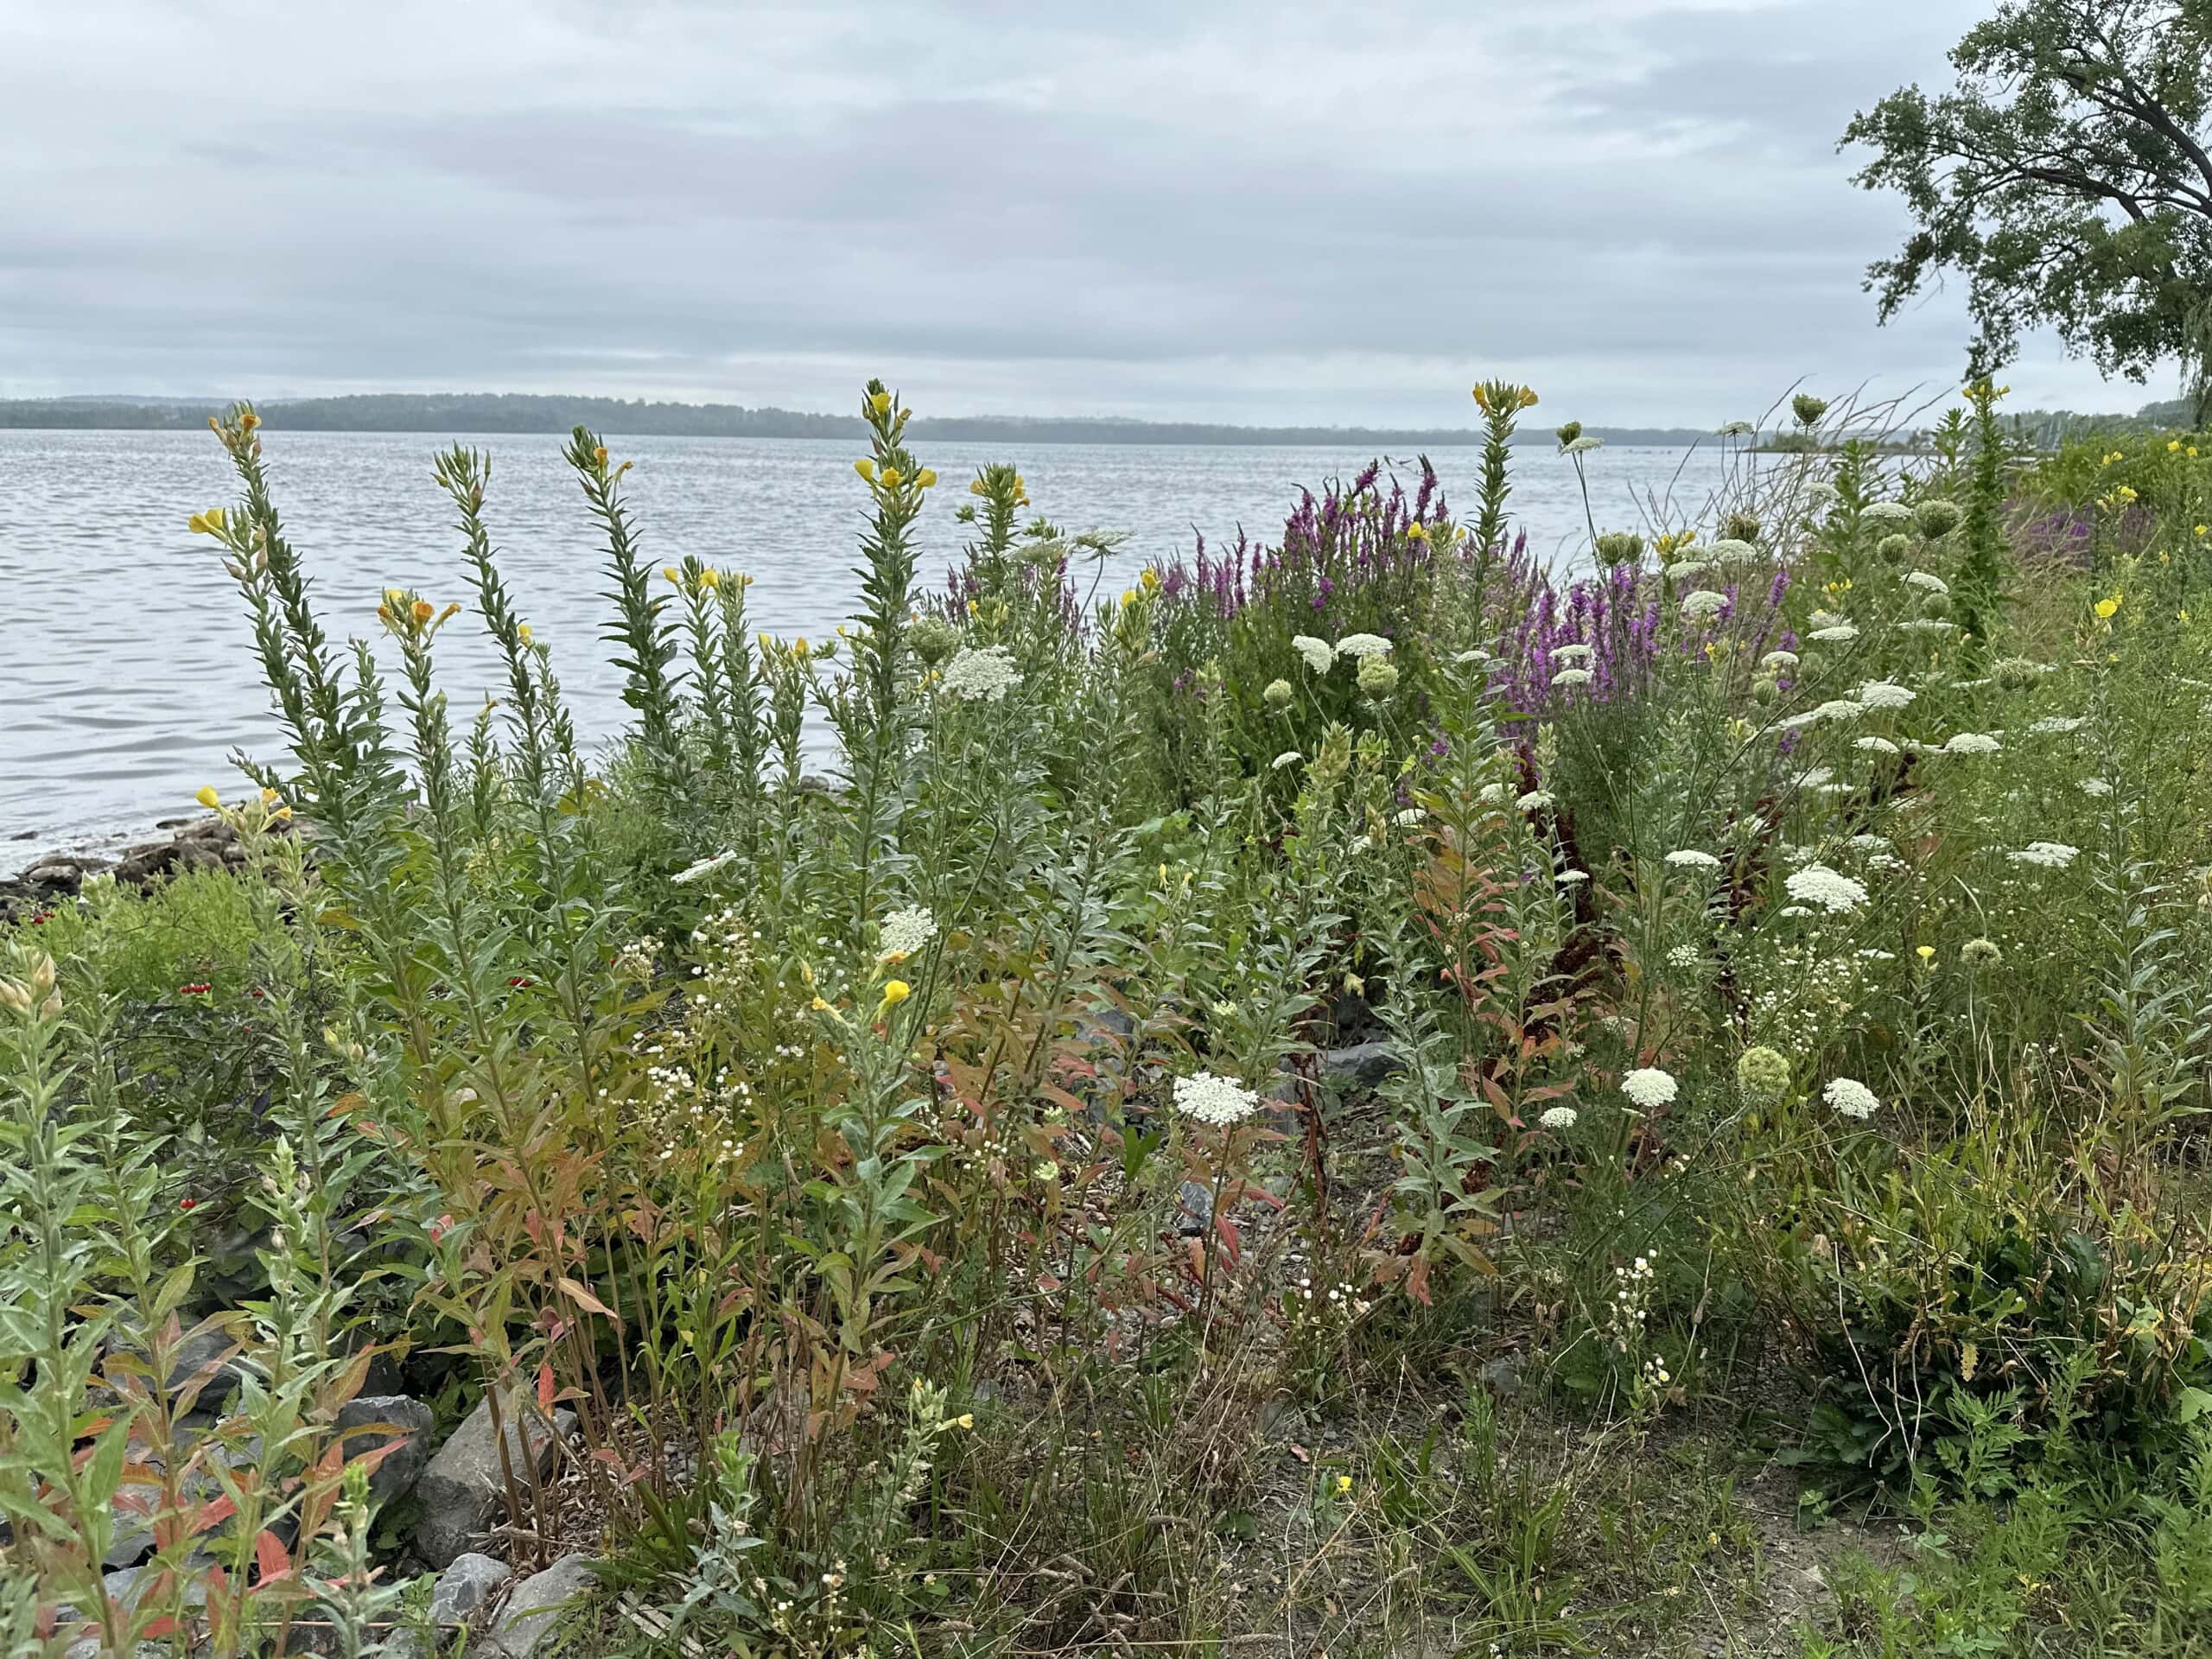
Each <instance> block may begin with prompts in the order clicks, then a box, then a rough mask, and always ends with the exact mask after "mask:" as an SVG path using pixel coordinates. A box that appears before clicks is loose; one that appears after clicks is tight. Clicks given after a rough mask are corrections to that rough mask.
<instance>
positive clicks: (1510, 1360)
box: [1478, 1354, 1521, 1395]
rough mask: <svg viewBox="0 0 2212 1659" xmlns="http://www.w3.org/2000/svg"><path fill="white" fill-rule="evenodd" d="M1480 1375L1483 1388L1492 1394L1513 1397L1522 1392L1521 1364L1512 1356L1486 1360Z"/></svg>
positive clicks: (1507, 1355)
mask: <svg viewBox="0 0 2212 1659" xmlns="http://www.w3.org/2000/svg"><path fill="white" fill-rule="evenodd" d="M1478 1376H1480V1377H1481V1378H1482V1382H1483V1386H1484V1388H1486V1389H1489V1390H1490V1391H1491V1393H1492V1394H1497V1395H1516V1394H1518V1393H1520V1392H1521V1362H1520V1361H1519V1360H1518V1359H1517V1358H1516V1357H1514V1356H1513V1355H1511V1354H1506V1355H1503V1356H1502V1357H1499V1358H1497V1359H1488V1360H1484V1362H1483V1366H1482V1370H1480V1371H1479V1372H1478Z"/></svg>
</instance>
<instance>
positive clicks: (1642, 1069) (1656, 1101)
mask: <svg viewBox="0 0 2212 1659" xmlns="http://www.w3.org/2000/svg"><path fill="white" fill-rule="evenodd" d="M1679 1092H1681V1085H1680V1084H1677V1083H1676V1082H1675V1079H1674V1077H1673V1074H1672V1073H1670V1072H1666V1071H1661V1070H1660V1069H1659V1068H1658V1067H1657V1066H1656V1065H1640V1066H1638V1067H1637V1069H1636V1070H1635V1071H1631V1072H1630V1073H1629V1074H1628V1075H1627V1076H1626V1077H1623V1078H1622V1079H1621V1093H1623V1094H1624V1095H1626V1096H1628V1097H1629V1098H1630V1100H1632V1101H1634V1102H1635V1103H1637V1105H1639V1106H1642V1107H1644V1108H1646V1109H1649V1108H1650V1107H1653V1106H1664V1105H1665V1104H1666V1103H1668V1102H1669V1101H1670V1100H1672V1099H1674V1097H1675V1095H1676V1094H1678V1093H1679Z"/></svg>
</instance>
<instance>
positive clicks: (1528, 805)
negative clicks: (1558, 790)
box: [1513, 789, 1552, 812]
mask: <svg viewBox="0 0 2212 1659" xmlns="http://www.w3.org/2000/svg"><path fill="white" fill-rule="evenodd" d="M1513 804H1514V805H1515V806H1516V807H1518V808H1519V809H1520V810H1522V811H1523V812H1537V811H1541V810H1543V809H1544V808H1545V807H1548V806H1549V805H1550V804H1552V792H1551V791H1549V790H1548V789H1532V790H1530V791H1529V792H1528V793H1527V794H1526V795H1523V796H1522V798H1520V799H1519V800H1517V801H1516V802H1514V803H1513Z"/></svg>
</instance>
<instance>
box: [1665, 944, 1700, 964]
mask: <svg viewBox="0 0 2212 1659" xmlns="http://www.w3.org/2000/svg"><path fill="white" fill-rule="evenodd" d="M1667 960H1668V962H1669V963H1671V964H1673V965H1674V966H1675V967H1677V968H1694V967H1696V966H1697V965H1698V964H1699V963H1701V962H1703V961H1704V960H1705V953H1704V952H1703V951H1701V950H1699V949H1698V948H1697V946H1695V945H1694V944H1678V945H1675V946H1674V947H1673V948H1672V949H1671V950H1669V951H1668V952H1667Z"/></svg>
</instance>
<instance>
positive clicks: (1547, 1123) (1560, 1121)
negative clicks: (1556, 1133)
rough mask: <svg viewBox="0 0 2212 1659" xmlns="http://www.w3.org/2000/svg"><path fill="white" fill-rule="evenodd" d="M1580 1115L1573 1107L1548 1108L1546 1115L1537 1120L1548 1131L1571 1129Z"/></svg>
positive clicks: (1545, 1111) (1545, 1110)
mask: <svg viewBox="0 0 2212 1659" xmlns="http://www.w3.org/2000/svg"><path fill="white" fill-rule="evenodd" d="M1576 1116H1578V1114H1577V1113H1576V1111H1575V1109H1574V1108H1573V1107H1572V1106H1548V1107H1546V1108H1545V1109H1544V1115H1543V1116H1541V1117H1540V1118H1538V1119H1537V1120H1536V1122H1539V1123H1541V1124H1542V1125H1543V1126H1544V1128H1548V1129H1571V1128H1573V1127H1574V1121H1575V1118H1576Z"/></svg>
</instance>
